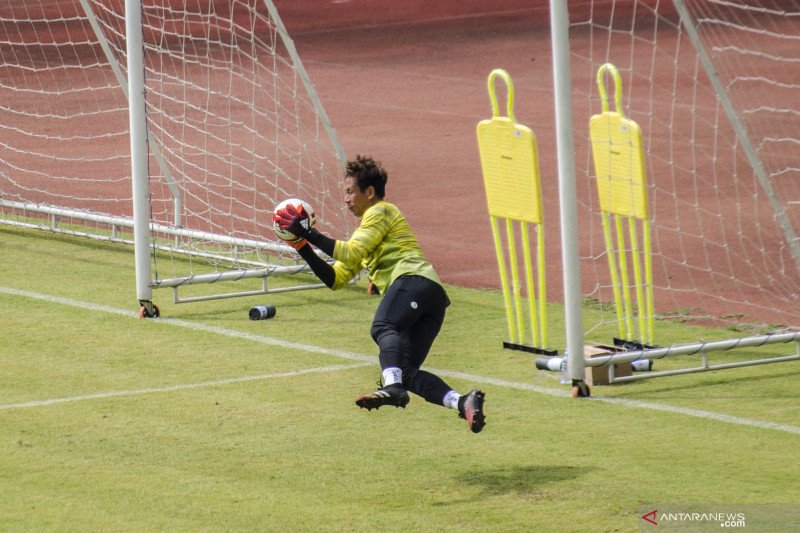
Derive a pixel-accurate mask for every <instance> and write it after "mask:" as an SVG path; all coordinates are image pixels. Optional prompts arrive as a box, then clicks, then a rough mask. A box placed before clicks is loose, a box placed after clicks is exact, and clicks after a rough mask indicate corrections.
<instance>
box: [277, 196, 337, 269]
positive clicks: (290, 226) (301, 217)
mask: <svg viewBox="0 0 800 533" xmlns="http://www.w3.org/2000/svg"><path fill="white" fill-rule="evenodd" d="M273 220H274V221H275V222H276V223H277V224H278V225H279V226H280V228H281V229H282V230H284V231H288V232H289V233H292V234H294V235H297V236H298V237H300V238H301V239H305V240H307V241H308V242H310V243H311V244H313V245H314V246H316V247H317V248H319V249H320V250H322V251H323V252H325V253H326V254H328V255H329V256H331V257H333V250H334V248H335V247H336V240H335V239H331V238H330V237H328V236H327V235H323V234H322V233H320V232H319V231H317V230H315V229H314V228H312V227H309V224H308V213H306V212H305V209H303V207H302V206H300V209H299V210H298V209H296V208H295V207H294V206H293V205H287V206H286V208H285V209H281V210H280V211H278V212H277V213H275V216H274V217H273ZM297 251H298V252H299V251H300V249H299V248H298V249H297ZM312 253H313V251H312ZM300 255H301V256H302V255H303V254H300ZM315 255H316V254H315ZM303 258H304V259H305V257H303ZM323 262H324V261H323ZM326 264H327V263H326Z"/></svg>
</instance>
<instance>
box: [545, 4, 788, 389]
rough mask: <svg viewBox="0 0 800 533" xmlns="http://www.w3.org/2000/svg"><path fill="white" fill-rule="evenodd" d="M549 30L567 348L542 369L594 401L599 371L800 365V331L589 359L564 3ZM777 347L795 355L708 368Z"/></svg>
mask: <svg viewBox="0 0 800 533" xmlns="http://www.w3.org/2000/svg"><path fill="white" fill-rule="evenodd" d="M674 5H675V6H676V9H677V10H678V13H679V14H680V17H681V24H682V25H683V27H684V28H685V29H686V31H687V34H688V35H689V38H690V41H691V42H692V44H693V45H694V47H695V51H696V53H697V54H698V57H699V59H700V62H701V64H702V65H703V68H704V69H705V71H706V74H707V75H708V76H709V78H710V80H711V83H712V86H713V88H714V90H715V92H716V93H717V96H718V98H719V99H720V103H721V105H722V107H723V109H724V110H725V113H726V116H727V118H728V120H729V121H730V122H731V125H732V127H733V129H734V131H735V133H736V136H737V139H738V140H739V142H740V143H741V144H742V146H743V148H744V152H745V154H746V157H747V159H748V161H749V163H750V165H751V166H752V168H753V170H754V172H755V174H756V175H757V178H758V181H759V184H760V185H761V187H762V188H763V190H764V192H765V194H766V195H767V197H768V199H769V201H770V204H771V206H772V208H773V210H774V211H775V217H776V219H777V221H778V224H779V226H780V227H781V229H782V231H783V232H784V235H785V237H786V238H787V241H788V243H789V246H790V248H791V255H792V257H793V259H794V261H795V267H796V268H797V269H798V271H800V240H798V238H797V233H796V232H795V230H794V228H793V227H792V226H791V223H790V221H789V220H788V218H787V216H786V213H785V210H784V208H783V206H781V205H780V203H779V202H778V201H777V199H776V197H775V193H774V191H773V189H772V186H771V183H770V181H769V178H768V177H767V176H766V173H765V171H764V169H763V166H762V165H761V162H760V160H759V158H758V155H757V153H756V151H755V150H754V149H753V147H752V144H751V142H750V139H749V138H748V135H747V131H746V129H745V127H744V125H743V124H742V123H741V121H740V120H739V119H738V117H737V115H736V111H735V109H734V107H733V105H732V103H731V102H730V99H729V98H728V96H727V94H726V91H725V88H724V86H723V85H722V83H721V82H720V80H719V78H718V77H717V75H716V72H715V69H714V65H713V63H712V62H711V59H710V58H709V56H708V54H707V53H706V52H705V50H704V49H703V46H702V43H701V42H700V39H699V36H698V34H697V30H696V28H695V27H694V25H693V23H692V20H691V17H690V15H689V13H688V11H687V10H686V8H685V5H684V3H683V0H674ZM550 30H551V48H552V59H553V83H554V103H555V119H556V120H555V121H556V147H557V173H558V189H559V201H560V215H561V244H562V262H563V267H564V268H563V288H564V304H565V311H564V313H565V326H566V349H565V352H564V354H563V355H561V356H554V357H541V358H538V359H537V360H536V367H537V368H538V369H540V370H550V371H561V372H563V373H564V374H565V376H564V377H565V378H567V379H568V381H569V382H571V384H572V387H573V396H576V397H585V396H590V390H589V387H588V385H587V383H586V376H587V372H586V370H587V368H590V367H596V366H605V365H607V366H608V367H609V373H610V378H611V379H610V382H612V383H613V382H621V381H629V380H633V379H641V378H644V377H656V376H667V375H677V374H685V373H692V372H704V371H708V370H721V369H726V368H738V367H742V366H751V365H760V364H767V363H774V362H784V361H794V360H798V359H800V332H787V333H779V334H768V335H755V336H749V337H743V338H735V339H729V340H725V341H718V342H707V343H706V342H699V343H689V344H682V345H679V344H676V345H673V346H672V347H668V348H654V347H649V346H644V347H641V349H639V350H631V351H627V352H621V353H609V354H608V355H607V356H602V357H593V358H585V356H584V343H585V339H584V331H583V325H582V323H583V314H582V304H583V303H582V296H581V273H580V256H579V251H578V244H577V243H578V199H577V191H576V171H575V168H576V166H575V150H574V134H573V127H572V124H573V119H572V108H573V106H572V83H571V74H570V72H571V61H570V40H569V31H570V22H569V12H568V1H567V0H550ZM774 343H796V344H797V347H796V352H795V354H794V355H787V356H776V357H768V358H757V359H751V360H746V361H740V362H735V363H728V364H719V365H710V364H709V363H708V359H707V354H708V353H709V352H713V351H718V350H730V349H734V348H744V347H749V348H755V347H760V346H765V345H769V344H774ZM695 353H701V354H702V362H701V364H700V365H699V366H694V367H689V368H684V369H680V370H671V371H662V372H653V373H645V374H640V375H638V376H626V377H624V378H623V377H617V378H615V377H614V374H613V372H614V370H613V369H614V365H615V364H617V363H630V362H634V361H640V360H643V359H648V360H653V359H660V358H663V357H666V356H668V355H684V354H695Z"/></svg>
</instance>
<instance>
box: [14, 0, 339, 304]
mask: <svg viewBox="0 0 800 533" xmlns="http://www.w3.org/2000/svg"><path fill="white" fill-rule="evenodd" d="M141 17H142V28H141V37H142V40H143V55H144V64H143V70H144V73H143V74H144V88H143V91H144V94H145V106H146V124H147V133H146V136H147V147H148V150H147V152H148V161H147V167H148V175H149V198H148V200H149V202H148V207H147V209H148V210H149V227H150V234H151V235H150V240H149V247H150V249H151V250H152V254H151V266H152V269H151V270H152V273H153V274H152V282H151V284H152V286H154V287H157V286H172V287H176V286H179V285H183V284H186V283H195V282H201V281H217V280H219V279H229V278H230V279H232V278H237V277H238V278H241V277H255V278H261V279H262V281H264V280H265V279H266V276H267V275H271V274H277V273H295V272H297V271H298V270H299V269H300V268H301V267H300V264H299V263H296V262H295V261H294V259H293V258H294V257H296V256H294V255H293V251H292V250H291V249H290V248H288V247H286V246H285V245H283V244H282V242H281V241H280V240H278V239H277V238H276V236H275V234H274V232H273V230H272V218H271V217H272V209H273V207H274V206H275V205H276V204H277V203H279V202H280V201H281V200H284V199H286V198H290V197H299V198H302V199H304V200H306V201H308V202H309V203H310V204H311V205H312V206H313V207H314V208H315V211H316V214H317V219H318V221H319V224H320V227H321V229H322V230H323V231H325V232H328V233H331V234H343V233H346V232H347V231H348V230H349V229H350V228H349V227H348V225H349V224H350V222H349V221H348V217H346V216H345V214H346V212H345V210H344V209H343V206H342V202H341V199H340V194H339V189H340V180H341V168H342V164H343V158H344V157H343V155H342V152H341V148H340V146H339V144H338V142H337V140H336V137H335V133H334V131H333V129H332V128H331V125H330V124H329V122H328V119H327V117H326V115H325V113H324V110H323V108H322V106H321V104H320V102H319V100H318V98H317V97H316V94H315V92H314V88H313V86H312V85H311V83H310V81H309V80H308V77H307V75H306V73H305V70H304V69H303V66H302V64H301V63H300V60H299V58H298V57H297V55H296V52H295V50H294V46H293V44H292V42H291V39H290V38H289V37H288V35H286V33H285V29H284V28H283V25H282V23H281V21H280V19H279V17H278V15H277V12H276V11H275V10H274V6H273V5H272V4H271V2H269V1H268V0H267V1H265V0H186V1H175V0H143V1H142V2H141ZM125 26H126V23H125V1H124V0H22V1H19V2H2V5H0V219H1V220H2V222H4V223H8V224H16V225H20V226H23V227H37V228H42V229H46V230H48V231H60V232H65V233H71V234H75V235H86V236H91V237H94V238H102V239H109V240H113V241H120V242H131V241H132V240H133V239H134V235H133V232H132V227H133V225H132V221H131V217H132V214H133V207H132V202H133V201H134V198H132V196H133V193H132V187H131V172H132V171H131V155H130V154H131V147H130V133H129V132H130V127H129V117H128V95H127V92H128V89H127V79H128V72H127V62H126V59H127V56H126V34H125ZM230 272H233V274H230V275H228V276H227V278H226V277H224V276H222V273H230ZM243 273H246V274H243ZM259 290H260V291H263V290H267V289H266V283H265V282H264V287H262V289H259ZM176 298H177V295H176Z"/></svg>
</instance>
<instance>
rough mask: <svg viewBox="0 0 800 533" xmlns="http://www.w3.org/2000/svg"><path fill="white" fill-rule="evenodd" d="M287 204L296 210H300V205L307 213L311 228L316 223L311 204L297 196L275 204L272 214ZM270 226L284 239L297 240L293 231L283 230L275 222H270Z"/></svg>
mask: <svg viewBox="0 0 800 533" xmlns="http://www.w3.org/2000/svg"><path fill="white" fill-rule="evenodd" d="M287 205H293V206H294V207H295V209H297V210H298V211H299V210H300V206H302V207H303V209H304V210H305V212H306V214H308V227H309V228H313V227H314V224H316V223H317V217H316V215H315V214H314V208H313V207H311V204H309V203H308V202H306V201H305V200H300V199H299V198H289V199H288V200H284V201H282V202H281V203H279V204H278V205H276V206H275V209H274V210H273V213H274V214H277V213H278V211H279V210H281V209H285V208H286V206H287ZM272 227H273V228H274V229H275V234H276V235H277V236H278V237H280V238H281V239H283V240H284V241H296V240H298V238H297V235H295V234H294V233H289V232H288V231H283V230H282V229H281V228H280V226H278V223H277V222H274V221H273V222H272Z"/></svg>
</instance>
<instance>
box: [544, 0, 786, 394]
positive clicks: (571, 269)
mask: <svg viewBox="0 0 800 533" xmlns="http://www.w3.org/2000/svg"><path fill="white" fill-rule="evenodd" d="M570 4H572V3H570ZM550 6H551V28H552V39H553V60H554V61H553V63H554V65H553V68H554V81H555V98H556V105H555V107H556V116H557V119H558V125H557V131H558V168H559V184H560V190H561V198H560V199H561V214H562V224H565V225H564V226H562V244H563V247H562V254H563V259H564V266H565V274H564V278H565V279H564V281H565V288H564V292H565V303H566V307H567V310H566V324H567V347H566V352H567V353H566V355H565V356H564V357H559V358H554V359H551V360H549V361H545V360H540V361H537V366H540V368H547V369H550V370H558V369H560V368H561V363H562V362H564V361H566V362H567V365H566V366H567V371H568V375H569V378H571V379H572V380H573V381H574V382H578V383H580V382H582V380H583V379H584V377H585V367H586V366H598V365H613V364H615V363H618V362H630V361H636V360H638V359H650V360H653V359H660V358H663V357H666V356H667V355H670V356H672V355H686V354H695V353H696V354H704V355H703V357H704V362H703V364H702V365H700V366H699V367H694V368H692V371H703V370H711V369H717V368H732V367H738V366H743V365H747V364H763V363H764V362H772V361H775V362H777V361H786V360H796V359H799V358H800V344H798V343H800V332H798V331H799V330H800V238H799V237H798V235H800V158H798V156H797V154H798V153H800V152H799V151H798V149H800V4H798V2H796V1H793V0H769V1H768V0H742V1H737V2H731V1H729V0H670V1H667V0H591V1H589V2H574V5H572V6H568V2H564V1H558V0H552V1H551V2H550ZM569 7H571V8H572V9H568V8H569ZM604 65H613V66H614V69H613V70H614V71H617V70H618V72H619V75H620V78H621V79H622V83H621V85H619V86H618V90H620V91H621V94H619V95H616V96H618V97H619V102H620V105H621V108H622V109H621V112H622V113H623V114H624V116H625V117H626V118H627V119H631V120H632V121H634V122H635V123H636V124H638V126H639V128H640V129H641V146H642V151H643V156H644V157H643V158H644V161H645V167H646V182H645V193H644V196H645V200H646V203H647V204H649V213H648V214H647V216H646V217H644V218H645V220H646V222H647V223H648V225H649V226H648V231H651V232H652V242H648V246H649V245H650V244H652V252H651V253H650V254H649V256H648V257H646V258H642V255H643V252H642V250H643V248H642V247H639V246H638V245H637V244H636V242H635V241H634V240H633V235H634V232H633V230H631V238H630V240H629V241H626V239H627V237H625V236H624V233H625V232H627V227H626V229H625V231H624V232H623V231H622V230H621V229H620V228H621V227H622V225H620V226H618V232H617V235H616V236H617V237H619V239H618V240H617V246H618V248H616V249H611V248H609V246H608V243H609V242H611V240H610V239H608V235H609V233H610V232H609V231H608V229H607V223H606V220H605V219H604V216H605V215H604V214H603V213H602V211H603V210H602V209H601V207H600V204H601V202H600V201H599V198H598V194H599V193H598V191H599V185H600V182H601V181H602V180H605V179H606V177H605V176H600V175H599V174H598V171H597V169H596V168H595V164H596V161H593V157H592V150H593V149H594V148H596V147H597V146H596V143H595V141H594V140H593V139H591V138H590V136H589V122H590V117H595V116H599V115H600V114H601V113H602V112H603V111H604V109H603V97H604V94H603V92H604V90H605V87H604V86H603V85H602V84H603V83H608V90H609V91H613V90H614V86H613V84H612V83H611V81H610V79H609V78H608V77H605V78H604V77H603V75H602V70H601V69H602V68H603V67H604ZM598 73H600V79H599V80H598ZM565 110H566V111H565ZM567 111H568V112H567ZM625 124H627V123H625ZM622 137H623V136H620V137H616V139H619V138H622ZM613 142H616V141H611V142H610V144H613ZM593 143H594V144H595V146H593ZM610 149H611V150H616V148H614V147H612V148H610ZM626 150H627V151H626ZM629 152H631V150H629V149H625V150H623V151H622V152H619V151H616V152H614V153H616V154H618V155H619V153H629ZM612 179H617V177H613V178H612ZM578 213H580V217H579V216H578ZM601 222H602V224H601ZM632 225H633V223H631V226H632ZM604 234H605V235H604ZM604 236H605V238H604ZM579 237H580V238H579ZM583 237H587V238H583ZM648 238H650V235H649V234H648ZM579 243H580V244H579ZM612 254H616V255H619V256H623V257H627V258H628V259H627V261H628V263H627V265H628V267H630V265H631V264H632V263H633V266H634V267H636V263H635V261H637V260H641V261H642V262H643V263H644V264H646V265H647V267H648V268H649V269H651V271H650V272H648V273H649V274H651V275H652V280H648V279H644V278H645V276H633V275H631V276H629V277H627V278H625V277H624V276H623V277H620V276H616V275H615V274H616V272H615V271H614V269H613V268H612V267H610V266H609V263H610V261H609V260H608V259H609V256H611V255H612ZM647 262H649V263H647ZM623 268H625V264H624V263H623V266H622V267H620V271H621V270H622V269H623ZM639 278H641V279H639ZM635 279H637V281H634V280H635ZM643 284H647V285H646V286H643ZM625 291H630V292H631V293H632V294H637V291H639V292H638V294H647V291H652V292H651V293H652V294H653V295H654V296H653V298H654V311H649V310H648V308H647V306H645V305H641V302H640V301H638V300H637V301H633V300H632V299H631V300H629V301H623V300H624V299H621V298H620V297H619V296H618V294H619V293H623V294H624V293H625ZM620 301H623V305H624V306H625V307H626V309H627V311H626V312H630V313H633V312H638V313H640V314H642V313H644V314H646V315H648V316H646V317H644V319H643V320H642V323H643V324H650V323H652V322H653V321H655V338H654V339H653V341H650V340H646V341H645V338H646V334H645V332H644V331H642V328H640V329H638V330H637V327H636V322H635V321H630V323H631V324H633V327H632V328H627V329H631V330H632V335H631V337H630V338H621V339H616V340H620V341H622V342H621V343H620V346H622V345H623V344H625V342H626V341H629V342H628V350H627V352H624V353H620V354H613V355H609V356H608V357H600V358H596V359H592V360H589V359H584V344H586V343H589V344H591V343H598V344H610V342H609V340H610V337H611V336H615V337H617V336H620V337H622V335H619V334H618V333H617V331H623V330H625V329H626V327H624V324H622V322H623V320H624V318H621V317H623V315H624V314H625V313H622V312H615V309H616V311H619V308H620V306H621V304H620ZM587 303H589V305H590V306H592V309H593V314H592V317H593V318H592V319H591V322H590V323H587V321H586V320H585V314H586V313H585V312H584V311H583V309H584V308H583V307H582V306H583V305H586V304H587ZM598 315H599V318H597V319H595V318H594V317H595V316H598ZM670 319H676V320H680V321H689V322H693V323H698V324H701V325H712V326H715V327H717V328H728V329H731V330H732V331H734V332H737V333H732V334H731V336H735V338H732V339H726V340H723V339H720V340H719V341H717V340H715V341H714V342H706V341H703V340H695V339H663V338H660V337H659V335H658V324H659V321H661V320H670ZM651 342H652V344H654V345H656V346H653V347H648V346H647V344H650V343H651ZM773 343H790V344H798V346H797V347H798V350H796V351H795V354H794V355H790V356H786V357H775V358H773V359H771V360H767V359H756V360H752V361H743V362H736V363H723V364H720V365H711V364H707V362H706V361H705V357H706V356H705V354H707V353H708V352H711V351H715V350H729V349H732V348H741V347H748V348H752V347H756V346H762V345H766V344H773ZM631 347H635V348H631ZM679 372H683V370H669V371H666V372H663V373H662V375H672V374H675V373H679ZM651 375H656V373H652V374H651ZM579 392H580V391H579Z"/></svg>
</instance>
